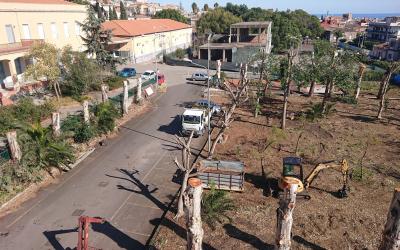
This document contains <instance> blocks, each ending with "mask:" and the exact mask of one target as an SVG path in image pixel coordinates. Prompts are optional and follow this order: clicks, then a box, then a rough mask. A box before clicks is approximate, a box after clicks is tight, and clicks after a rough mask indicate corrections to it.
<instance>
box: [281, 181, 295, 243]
mask: <svg viewBox="0 0 400 250" xmlns="http://www.w3.org/2000/svg"><path fill="white" fill-rule="evenodd" d="M297 187H298V186H297V185H290V189H285V190H284V192H285V194H284V195H283V197H282V198H281V200H280V201H279V208H278V209H277V227H276V249H279V250H289V249H290V246H291V236H292V224H293V210H294V207H295V204H296V192H297Z"/></svg>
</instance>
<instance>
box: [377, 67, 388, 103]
mask: <svg viewBox="0 0 400 250" xmlns="http://www.w3.org/2000/svg"><path fill="white" fill-rule="evenodd" d="M389 79H390V76H389V72H387V71H386V72H385V75H384V76H383V79H382V81H381V84H380V87H379V91H378V94H377V95H376V98H377V99H381V98H382V95H383V90H384V88H385V86H386V82H387V81H389Z"/></svg>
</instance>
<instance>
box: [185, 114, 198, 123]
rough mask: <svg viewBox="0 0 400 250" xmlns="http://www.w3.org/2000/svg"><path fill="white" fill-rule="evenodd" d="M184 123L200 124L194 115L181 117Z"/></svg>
mask: <svg viewBox="0 0 400 250" xmlns="http://www.w3.org/2000/svg"><path fill="white" fill-rule="evenodd" d="M183 122H184V123H191V124H199V123H200V116H194V115H184V116H183Z"/></svg>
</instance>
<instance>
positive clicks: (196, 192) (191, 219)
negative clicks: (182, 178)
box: [183, 178, 204, 250]
mask: <svg viewBox="0 0 400 250" xmlns="http://www.w3.org/2000/svg"><path fill="white" fill-rule="evenodd" d="M202 193H203V188H202V183H201V180H200V179H198V178H190V179H189V181H188V186H187V188H186V190H185V192H184V194H183V199H184V204H185V217H186V228H187V231H186V232H187V236H186V237H187V247H186V249H188V250H201V249H202V243H203V235H204V231H203V227H202V221H201V196H202Z"/></svg>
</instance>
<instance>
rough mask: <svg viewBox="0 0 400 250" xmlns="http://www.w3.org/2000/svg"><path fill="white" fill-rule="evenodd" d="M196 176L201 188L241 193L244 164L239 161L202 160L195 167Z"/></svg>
mask: <svg viewBox="0 0 400 250" xmlns="http://www.w3.org/2000/svg"><path fill="white" fill-rule="evenodd" d="M197 176H198V178H199V179H200V180H201V182H202V184H203V188H207V189H210V188H211V186H212V185H214V187H215V188H216V189H222V190H228V191H237V192H242V191H243V189H244V163H243V162H239V161H209V160H202V161H200V162H199V163H198V166H197Z"/></svg>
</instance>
